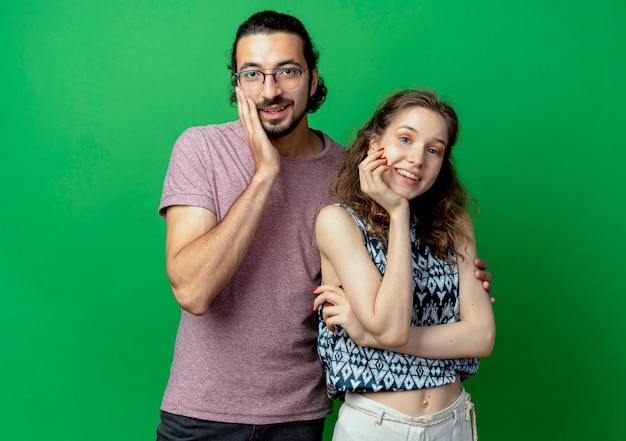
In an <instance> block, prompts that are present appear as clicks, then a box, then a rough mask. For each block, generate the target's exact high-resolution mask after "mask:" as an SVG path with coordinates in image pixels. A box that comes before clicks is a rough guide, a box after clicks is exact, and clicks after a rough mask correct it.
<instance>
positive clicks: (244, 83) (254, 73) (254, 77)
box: [235, 67, 308, 93]
mask: <svg viewBox="0 0 626 441" xmlns="http://www.w3.org/2000/svg"><path fill="white" fill-rule="evenodd" d="M306 70H308V69H296V68H295V67H281V68H280V69H276V70H275V71H274V72H272V73H271V74H266V73H265V72H263V71H262V70H242V71H240V72H235V78H237V83H238V84H239V87H241V90H243V91H244V92H247V93H258V92H260V91H261V89H262V88H263V84H265V77H266V76H267V75H271V76H273V77H274V83H275V84H276V85H277V86H278V87H279V88H280V89H281V90H282V91H283V92H291V91H292V90H295V89H297V88H298V86H300V82H301V80H302V74H303V73H304V72H305V71H306Z"/></svg>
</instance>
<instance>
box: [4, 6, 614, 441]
mask: <svg viewBox="0 0 626 441" xmlns="http://www.w3.org/2000/svg"><path fill="white" fill-rule="evenodd" d="M266 8H276V9H278V10H279V11H281V12H289V13H292V14H295V15H296V16H298V17H299V18H301V19H302V21H303V22H304V23H305V25H306V26H307V27H308V29H309V31H310V33H311V35H312V36H313V38H314V40H315V41H316V43H317V45H318V46H319V49H320V50H321V53H322V58H321V63H320V66H319V67H320V71H321V73H322V74H323V76H324V77H325V79H326V82H327V85H328V88H329V91H330V92H329V95H328V100H327V102H326V103H325V104H324V106H323V107H322V108H321V109H320V111H318V113H317V114H315V115H313V116H312V117H311V125H312V126H313V127H316V128H321V129H323V130H325V131H326V132H328V133H329V134H330V135H331V136H332V137H334V138H335V139H336V140H337V141H339V142H342V143H346V142H348V141H349V140H350V139H351V138H352V136H353V134H354V132H355V130H356V129H357V128H358V127H359V126H360V125H361V124H362V123H363V122H364V121H365V119H366V118H367V117H368V116H369V115H370V114H371V112H372V111H373V109H374V107H375V106H376V104H377V103H378V102H379V101H380V99H381V98H382V97H384V96H386V95H387V94H388V93H390V92H392V91H395V90H398V89H401V88H407V87H429V88H434V89H436V90H437V91H439V92H440V93H441V94H442V95H444V96H445V97H447V98H448V99H449V100H450V101H452V102H453V103H454V104H455V106H456V108H457V110H458V112H459V114H460V119H461V125H462V131H461V138H460V142H459V145H458V147H457V150H456V155H457V163H458V167H459V170H460V172H461V174H462V176H463V178H464V181H465V183H466V184H467V187H468V188H469V190H470V191H471V193H472V194H473V195H474V196H475V197H476V198H477V199H478V201H479V202H480V205H481V215H480V217H479V218H478V219H477V220H476V225H475V228H476V231H477V237H478V244H479V254H480V255H481V256H482V257H484V258H486V259H487V260H488V261H489V263H490V269H491V270H492V271H493V273H494V275H495V281H494V283H493V286H494V290H493V294H494V295H495V297H496V298H497V301H496V304H495V306H494V308H495V312H496V319H497V324H498V337H497V341H496V347H495V349H494V352H493V355H492V356H491V357H490V358H488V359H486V360H484V361H483V362H482V363H481V369H480V372H479V374H478V376H477V377H475V378H473V379H471V380H469V381H468V382H467V384H466V387H467V388H468V389H469V391H470V392H471V393H472V395H473V397H474V401H475V402H476V406H477V412H478V423H479V431H480V438H481V440H482V441H490V440H507V441H513V440H527V439H535V440H584V439H626V429H624V424H623V421H622V420H623V416H622V415H623V414H624V406H625V405H626V400H625V399H624V392H625V388H624V386H625V385H626V380H625V379H624V378H625V377H624V368H625V367H626V366H625V358H626V357H625V352H626V351H625V344H624V336H625V334H626V332H625V331H626V327H625V325H624V318H623V315H624V313H623V309H624V307H625V306H626V303H625V301H624V293H625V291H626V290H625V288H626V286H625V283H624V273H623V271H624V270H623V267H624V261H625V259H624V257H623V253H624V248H625V246H626V241H625V240H624V239H625V237H624V219H623V218H624V211H625V210H624V196H623V193H624V189H625V186H624V184H623V176H624V172H623V163H624V160H625V159H626V155H625V153H624V152H625V148H626V142H625V141H624V129H625V128H626V104H625V103H626V88H625V86H624V81H625V79H626V57H625V52H624V42H625V41H626V25H625V23H626V6H624V3H623V2H621V1H620V0H614V1H611V0H595V1H564V0H556V1H545V0H543V1H530V0H528V1H517V2H506V1H495V0H493V1H480V0H475V1H471V2H464V1H460V0H457V1H444V0H439V1H436V0H431V1H387V2H372V1H362V0H360V1H359V0H353V1H350V0H318V1H283V2H261V1H259V2H252V1H248V2H244V1H229V2H220V1H213V0H207V1H186V2H182V1H181V2H175V1H163V0H161V1H158V0H153V1H147V0H146V1H130V0H115V1H113V0H110V1H79V0H73V1H72V0H64V1H53V0H49V1H43V0H41V1H4V2H2V5H1V6H0V54H1V61H0V79H1V81H0V92H1V93H0V97H1V98H0V108H1V109H2V110H1V111H2V118H1V122H0V123H1V124H2V126H1V135H2V150H1V162H0V164H1V170H2V173H0V201H1V202H2V208H1V209H0V210H2V211H1V214H2V215H1V216H0V240H1V242H0V243H1V245H0V271H1V273H0V275H1V281H2V284H1V287H2V302H1V303H0V305H1V306H0V335H1V336H2V337H1V338H2V350H1V351H0V369H1V371H0V427H1V429H0V430H1V432H2V439H6V440H48V441H51V440H63V441H70V440H81V441H82V440H104V439H107V440H151V439H154V437H155V435H154V433H155V427H156V425H157V422H158V409H159V404H160V400H161V396H162V393H163V390H164V387H165V383H166V380H167V376H168V371H169V364H170V362H171V356H172V350H173V343H174V337H175V332H176V328H177V324H178V317H179V309H178V307H177V305H176V303H175V301H174V299H173V296H172V294H171V291H170V288H169V285H168V283H167V279H166V276H165V270H164V233H165V223H164V221H163V220H162V219H160V218H159V217H158V215H157V206H158V202H159V197H160V192H161V184H162V181H163V177H164V174H165V171H166V167H167V163H168V160H169V154H170V151H171V148H172V145H173V143H174V141H175V140H176V138H177V137H178V135H179V134H180V133H181V132H182V131H183V130H184V129H185V128H187V127H189V126H192V125H201V124H208V123H213V122H224V121H228V120H232V119H235V118H236V109H235V108H232V107H230V106H229V105H228V102H227V99H228V88H227V86H228V83H229V73H228V72H227V70H226V67H225V66H226V64H227V62H228V52H229V49H230V46H231V44H232V40H233V38H234V33H235V30H236V27H237V26H238V25H239V23H240V22H242V21H243V20H244V19H245V18H247V17H248V16H249V15H250V14H251V13H253V12H255V11H257V10H260V9H266ZM329 433H330V430H329Z"/></svg>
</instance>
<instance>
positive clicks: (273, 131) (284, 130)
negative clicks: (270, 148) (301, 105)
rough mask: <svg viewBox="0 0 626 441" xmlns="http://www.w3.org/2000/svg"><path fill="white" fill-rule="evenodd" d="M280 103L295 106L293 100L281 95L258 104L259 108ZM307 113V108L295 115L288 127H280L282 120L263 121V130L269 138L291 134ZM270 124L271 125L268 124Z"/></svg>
mask: <svg viewBox="0 0 626 441" xmlns="http://www.w3.org/2000/svg"><path fill="white" fill-rule="evenodd" d="M280 104H291V106H292V108H293V101H290V100H286V99H284V98H281V97H277V98H276V99H274V100H271V101H263V102H262V103H259V104H257V108H263V107H269V106H272V105H280ZM305 115H306V109H304V110H302V113H301V114H300V115H295V116H294V118H293V120H292V121H291V122H290V123H289V125H288V126H286V127H280V124H282V123H283V121H281V120H270V121H269V122H263V124H262V126H263V130H265V133H266V134H267V136H268V137H269V138H281V137H283V136H287V135H289V134H290V133H291V132H293V131H294V130H295V128H296V127H298V125H299V124H300V122H301V121H302V118H304V116H305ZM266 124H269V126H266Z"/></svg>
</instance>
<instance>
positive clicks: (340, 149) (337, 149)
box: [318, 131, 346, 156]
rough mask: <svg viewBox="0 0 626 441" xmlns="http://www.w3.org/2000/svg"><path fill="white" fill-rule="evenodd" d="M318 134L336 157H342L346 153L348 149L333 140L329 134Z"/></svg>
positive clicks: (320, 132)
mask: <svg viewBox="0 0 626 441" xmlns="http://www.w3.org/2000/svg"><path fill="white" fill-rule="evenodd" d="M318 133H319V134H320V135H321V136H322V138H323V139H324V144H325V145H326V149H327V150H328V151H330V152H331V153H332V154H333V155H335V156H341V155H343V153H344V152H345V151H346V147H345V146H343V145H341V144H339V143H338V142H337V141H335V140H334V139H332V138H331V137H330V135H329V134H327V133H325V132H322V131H318Z"/></svg>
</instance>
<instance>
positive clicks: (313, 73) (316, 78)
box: [309, 68, 320, 96]
mask: <svg viewBox="0 0 626 441" xmlns="http://www.w3.org/2000/svg"><path fill="white" fill-rule="evenodd" d="M319 75H320V74H319V71H318V70H317V68H316V69H311V90H310V91H309V96H313V95H315V92H316V91H317V82H318V81H319Z"/></svg>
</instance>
